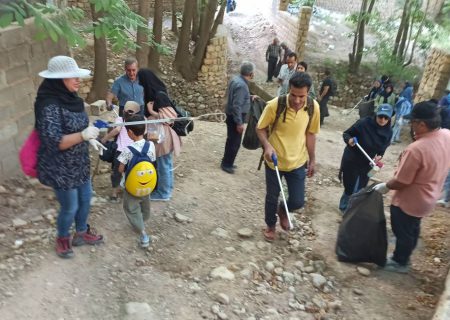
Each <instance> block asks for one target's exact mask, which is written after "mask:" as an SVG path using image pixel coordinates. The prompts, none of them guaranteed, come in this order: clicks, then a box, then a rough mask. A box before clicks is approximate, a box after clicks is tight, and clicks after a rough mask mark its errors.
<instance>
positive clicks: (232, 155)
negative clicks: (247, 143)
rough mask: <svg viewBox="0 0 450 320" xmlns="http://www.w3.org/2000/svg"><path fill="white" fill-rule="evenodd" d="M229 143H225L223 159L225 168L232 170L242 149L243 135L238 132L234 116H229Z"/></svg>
mask: <svg viewBox="0 0 450 320" xmlns="http://www.w3.org/2000/svg"><path fill="white" fill-rule="evenodd" d="M226 124H227V141H226V142H225V152H224V155H223V159H222V165H223V166H224V167H228V168H231V167H232V166H233V164H234V160H235V159H236V156H237V153H238V151H239V148H240V147H241V140H242V134H239V133H238V132H237V131H236V123H235V122H234V120H233V116H231V115H229V114H227V120H226Z"/></svg>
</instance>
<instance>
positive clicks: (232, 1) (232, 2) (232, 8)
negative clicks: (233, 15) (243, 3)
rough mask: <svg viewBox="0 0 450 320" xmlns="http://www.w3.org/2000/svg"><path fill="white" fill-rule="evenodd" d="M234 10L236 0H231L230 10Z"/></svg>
mask: <svg viewBox="0 0 450 320" xmlns="http://www.w3.org/2000/svg"><path fill="white" fill-rule="evenodd" d="M234 10H236V0H231V3H230V12H231V11H234Z"/></svg>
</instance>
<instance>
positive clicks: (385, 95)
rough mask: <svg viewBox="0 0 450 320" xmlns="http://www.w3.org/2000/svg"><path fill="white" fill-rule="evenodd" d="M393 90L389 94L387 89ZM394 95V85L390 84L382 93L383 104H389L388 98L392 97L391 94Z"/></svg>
mask: <svg viewBox="0 0 450 320" xmlns="http://www.w3.org/2000/svg"><path fill="white" fill-rule="evenodd" d="M387 88H391V92H387V91H386V89H387ZM393 93H394V86H393V85H392V84H388V85H387V86H386V87H385V88H384V90H383V91H382V92H381V93H380V95H381V96H383V103H388V100H387V99H388V98H389V97H390V96H391V94H393Z"/></svg>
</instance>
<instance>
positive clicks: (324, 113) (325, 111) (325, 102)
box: [319, 97, 330, 125]
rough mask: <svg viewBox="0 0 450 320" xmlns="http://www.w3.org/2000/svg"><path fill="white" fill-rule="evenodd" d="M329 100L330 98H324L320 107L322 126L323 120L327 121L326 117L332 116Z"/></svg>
mask: <svg viewBox="0 0 450 320" xmlns="http://www.w3.org/2000/svg"><path fill="white" fill-rule="evenodd" d="M329 99H330V97H324V98H322V100H320V102H319V106H320V125H323V120H324V119H325V117H328V116H329V115H330V113H329V112H328V100H329Z"/></svg>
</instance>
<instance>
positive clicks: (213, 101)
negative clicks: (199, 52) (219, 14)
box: [189, 25, 228, 114]
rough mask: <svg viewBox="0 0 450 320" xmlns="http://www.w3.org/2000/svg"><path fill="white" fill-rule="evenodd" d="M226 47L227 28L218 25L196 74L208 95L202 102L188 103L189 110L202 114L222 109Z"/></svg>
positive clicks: (225, 76) (225, 78) (225, 77)
mask: <svg viewBox="0 0 450 320" xmlns="http://www.w3.org/2000/svg"><path fill="white" fill-rule="evenodd" d="M227 48H228V44H227V30H226V28H225V27H224V26H223V25H220V26H219V27H218V28H217V33H216V36H215V37H214V38H212V39H211V41H210V43H209V45H208V47H207V49H206V55H205V59H204V60H203V66H202V68H201V70H200V72H199V74H198V81H199V82H200V83H201V84H202V85H203V86H204V87H205V89H206V92H207V93H208V97H207V99H205V101H204V102H203V103H199V104H197V105H190V106H189V110H192V112H194V113H196V114H203V113H208V112H215V111H216V110H220V111H222V109H223V101H224V98H225V91H226V88H227V66H228V64H227V54H228V50H227Z"/></svg>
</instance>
